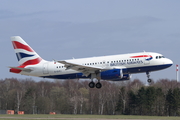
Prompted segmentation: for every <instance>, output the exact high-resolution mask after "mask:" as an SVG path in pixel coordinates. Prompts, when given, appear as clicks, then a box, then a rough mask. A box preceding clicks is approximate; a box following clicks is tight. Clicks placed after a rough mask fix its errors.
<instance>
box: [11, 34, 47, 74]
mask: <svg viewBox="0 0 180 120" xmlns="http://www.w3.org/2000/svg"><path fill="white" fill-rule="evenodd" d="M11 40H12V44H13V47H14V50H15V53H16V56H17V59H18V62H19V65H20V66H18V67H10V68H11V69H10V72H13V73H20V72H22V71H26V72H30V71H32V69H28V68H26V67H27V66H32V65H37V64H39V63H40V62H42V61H44V60H43V59H42V58H41V57H40V56H39V55H38V54H37V53H36V52H35V51H34V50H33V49H32V48H31V47H30V46H29V45H28V44H27V43H26V42H25V41H24V40H23V39H22V38H21V37H20V36H13V37H11Z"/></svg>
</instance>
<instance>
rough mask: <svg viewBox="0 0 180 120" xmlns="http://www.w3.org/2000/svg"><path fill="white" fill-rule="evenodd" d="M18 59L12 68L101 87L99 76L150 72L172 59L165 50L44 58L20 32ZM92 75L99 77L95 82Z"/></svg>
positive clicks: (127, 76)
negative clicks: (161, 52)
mask: <svg viewBox="0 0 180 120" xmlns="http://www.w3.org/2000/svg"><path fill="white" fill-rule="evenodd" d="M11 40H12V44H13V47H14V50H15V53H16V56H17V59H18V62H19V66H18V67H10V72H12V73H17V74H22V75H28V76H36V77H42V78H52V79H80V78H83V79H85V78H88V79H91V82H90V83H89V87H90V88H94V87H96V88H101V87H102V84H101V83H100V80H110V81H123V80H129V79H130V78H131V74H134V73H143V72H145V73H146V75H147V78H148V80H147V81H148V82H151V79H150V75H149V73H150V72H152V71H157V70H162V69H165V68H168V67H170V66H171V65H172V64H173V62H172V61H171V60H170V59H168V58H165V57H164V56H163V55H162V54H159V53H155V52H140V53H131V54H120V55H110V56H100V57H89V58H80V59H69V60H60V61H46V60H44V59H42V58H41V57H40V56H39V55H38V54H37V53H36V52H35V51H34V50H33V49H32V48H31V47H30V46H29V45H28V44H27V43H26V42H25V41H24V40H23V39H22V38H21V37H20V36H13V37H11ZM93 79H97V80H98V82H97V83H96V84H95V83H94V82H93Z"/></svg>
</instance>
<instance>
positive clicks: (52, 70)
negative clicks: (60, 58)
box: [20, 52, 173, 79]
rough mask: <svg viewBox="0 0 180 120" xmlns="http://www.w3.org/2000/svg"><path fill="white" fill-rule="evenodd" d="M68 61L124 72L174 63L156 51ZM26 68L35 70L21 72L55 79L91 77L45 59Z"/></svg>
mask: <svg viewBox="0 0 180 120" xmlns="http://www.w3.org/2000/svg"><path fill="white" fill-rule="evenodd" d="M66 62H70V63H75V64H78V65H82V66H87V67H88V66H90V67H98V68H102V69H105V70H111V69H122V72H123V74H133V73H141V72H151V71H157V70H161V69H165V68H167V67H170V66H171V65H172V64H173V62H172V61H171V60H170V59H168V58H164V57H163V55H161V54H159V53H154V52H141V53H131V54H121V55H111V56H101V57H90V58H81V59H70V60H66ZM26 68H30V69H33V71H32V72H25V71H22V72H21V73H20V74H23V75H30V76H37V77H45V78H54V79H76V78H89V77H88V76H84V75H83V74H82V73H80V72H79V71H77V70H73V69H67V68H66V67H65V65H64V64H62V63H58V62H56V61H52V62H48V61H45V60H43V61H42V62H41V63H39V64H37V65H28V66H26Z"/></svg>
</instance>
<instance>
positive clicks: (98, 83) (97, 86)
mask: <svg viewBox="0 0 180 120" xmlns="http://www.w3.org/2000/svg"><path fill="white" fill-rule="evenodd" d="M95 86H96V88H98V89H100V88H101V87H102V84H101V83H100V82H99V81H98V82H97V83H96V84H95V83H94V82H93V81H91V82H90V83H89V87H90V88H94V87H95Z"/></svg>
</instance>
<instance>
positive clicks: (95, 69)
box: [57, 61, 109, 76]
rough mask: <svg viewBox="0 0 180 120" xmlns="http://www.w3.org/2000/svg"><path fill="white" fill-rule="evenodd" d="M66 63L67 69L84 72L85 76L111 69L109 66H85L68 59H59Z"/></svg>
mask: <svg viewBox="0 0 180 120" xmlns="http://www.w3.org/2000/svg"><path fill="white" fill-rule="evenodd" d="M57 62H59V63H62V64H64V65H65V67H66V70H68V69H73V70H76V71H79V72H82V73H83V74H84V75H85V76H89V75H90V74H91V73H99V72H101V71H105V70H109V69H108V68H102V67H97V66H85V65H80V64H76V63H70V62H67V61H57Z"/></svg>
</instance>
